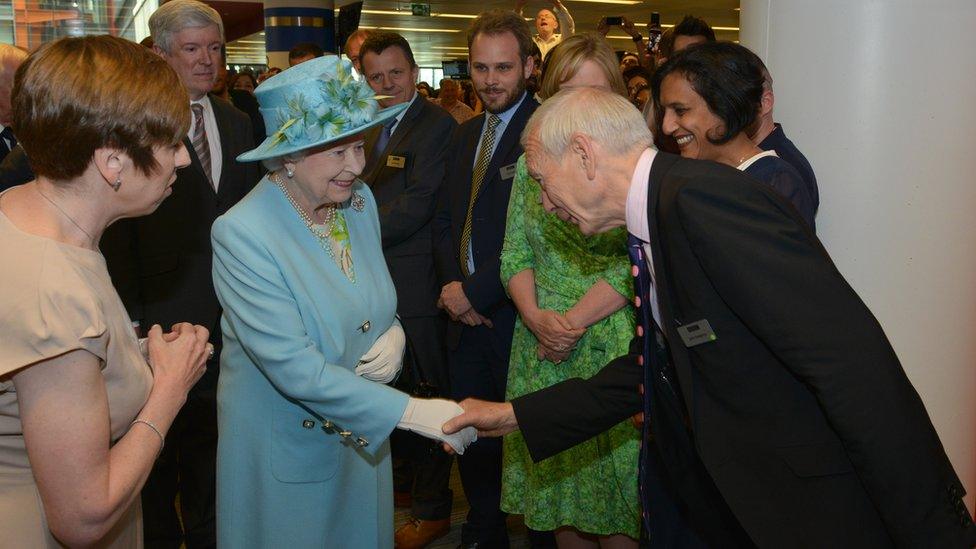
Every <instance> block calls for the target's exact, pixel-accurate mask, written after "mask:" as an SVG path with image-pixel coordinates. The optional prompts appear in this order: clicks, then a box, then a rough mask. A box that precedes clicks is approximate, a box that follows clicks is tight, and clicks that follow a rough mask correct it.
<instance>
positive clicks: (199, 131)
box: [190, 103, 214, 187]
mask: <svg viewBox="0 0 976 549" xmlns="http://www.w3.org/2000/svg"><path fill="white" fill-rule="evenodd" d="M190 109H191V110H193V150H194V151H196V153H197V159H198V160H200V165H201V166H203V173H205V174H206V175H207V181H209V182H210V186H211V187H213V184H214V182H213V172H212V170H213V166H212V164H211V162H210V142H209V141H207V128H206V126H205V124H204V122H203V105H201V104H199V103H191V104H190Z"/></svg>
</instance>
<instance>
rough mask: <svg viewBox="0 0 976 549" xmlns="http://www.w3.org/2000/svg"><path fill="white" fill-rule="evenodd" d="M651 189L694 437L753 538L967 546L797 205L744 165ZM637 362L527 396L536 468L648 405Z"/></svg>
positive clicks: (926, 436)
mask: <svg viewBox="0 0 976 549" xmlns="http://www.w3.org/2000/svg"><path fill="white" fill-rule="evenodd" d="M650 181H651V183H650V189H649V197H648V212H649V219H648V224H649V226H650V234H651V238H652V242H651V244H652V253H653V261H654V270H655V273H656V276H657V280H656V287H655V291H656V293H657V297H658V301H659V303H660V307H661V317H662V319H663V320H662V323H663V324H664V326H663V327H662V328H663V330H664V331H665V334H666V339H667V341H668V342H669V350H670V355H671V358H672V361H673V364H674V367H675V370H676V372H677V376H678V380H679V384H680V387H681V391H682V393H683V396H684V400H685V402H686V404H687V406H688V416H689V424H690V427H691V432H692V434H693V438H694V442H695V445H696V448H697V450H698V453H699V455H700V456H701V460H702V462H703V463H704V466H705V468H706V469H707V471H708V473H709V475H710V476H711V478H712V479H713V480H714V482H715V485H716V486H717V487H718V489H719V491H720V492H721V494H722V496H723V497H724V499H725V501H726V503H727V504H728V505H729V507H730V508H731V510H732V512H733V513H734V514H735V516H736V518H737V519H738V520H739V522H740V523H741V525H742V526H743V528H744V529H745V530H746V532H748V534H749V536H750V537H751V538H752V541H753V542H755V544H756V545H758V546H760V547H775V548H779V547H851V548H855V547H856V548H863V547H891V546H899V547H919V548H922V547H926V548H927V547H972V546H973V544H974V543H976V529H974V527H973V525H972V520H971V519H970V517H969V515H968V512H967V511H966V508H965V506H964V504H963V502H962V499H961V497H962V495H963V494H964V491H963V488H962V484H961V483H960V481H959V479H958V477H957V476H956V474H955V472H954V471H953V468H952V466H951V464H950V463H949V460H948V458H947V456H946V454H945V451H944V450H943V448H942V445H941V443H940V441H939V438H938V435H937V434H936V432H935V429H934V428H933V426H932V424H931V421H930V420H929V418H928V415H927V413H926V411H925V407H924V406H923V404H922V402H921V400H920V399H919V396H918V394H917V393H916V392H915V389H914V388H913V387H912V385H911V383H910V382H909V380H908V378H907V377H906V375H905V373H904V371H903V370H902V367H901V365H900V363H899V362H898V358H897V357H896V356H895V353H894V351H893V349H892V348H891V345H890V344H889V342H888V340H887V339H886V337H885V334H884V332H883V331H882V329H881V326H880V325H879V324H878V322H877V320H876V319H875V318H874V316H872V314H871V312H870V311H869V310H868V308H867V307H866V306H865V305H864V303H863V302H862V301H861V300H860V298H859V297H858V296H857V294H856V293H855V292H854V291H853V290H852V289H851V287H850V286H849V285H848V284H847V282H846V281H845V280H844V278H843V277H842V276H841V274H840V273H839V272H838V271H837V269H836V267H835V266H834V264H833V263H832V261H831V259H830V257H829V256H828V255H827V252H826V251H825V250H824V248H823V247H822V246H821V244H820V242H819V241H818V240H817V238H816V237H815V235H814V234H813V232H812V230H811V229H810V228H809V227H808V226H807V225H806V224H805V223H803V222H802V220H801V219H800V217H799V216H798V215H797V213H796V211H795V209H794V208H792V207H791V206H790V205H789V204H788V203H787V202H785V201H784V200H783V199H782V198H781V197H780V196H779V195H778V194H777V193H776V192H775V191H774V190H772V189H771V188H769V187H768V186H765V185H762V184H760V183H758V182H754V181H753V180H752V179H751V178H749V177H748V176H745V175H743V174H741V173H740V172H739V171H737V170H735V169H732V168H729V167H727V166H722V165H719V164H715V163H711V162H701V161H691V160H685V159H680V158H677V157H674V156H673V155H668V154H666V153H658V155H657V157H656V158H655V160H654V163H653V165H652V167H651V180H650ZM702 319H707V320H708V322H709V323H710V325H711V327H712V329H713V330H714V332H715V335H716V336H717V339H716V340H715V341H712V342H709V343H704V344H701V345H697V346H695V347H691V348H687V347H685V346H684V344H683V343H682V340H681V338H680V336H679V334H678V332H677V329H678V327H679V326H681V325H682V324H685V323H691V322H696V321H698V320H702ZM635 360H636V357H635V356H629V357H621V358H620V359H617V360H615V361H614V362H612V363H611V364H609V365H608V366H607V367H605V368H604V369H603V371H601V372H600V373H599V374H597V375H596V376H594V377H593V378H591V379H590V380H586V381H584V380H579V379H574V380H569V381H567V382H564V383H562V384H559V385H556V386H553V387H552V388H550V389H548V390H545V391H541V392H539V393H535V394H532V395H527V396H526V397H523V398H521V399H517V400H516V401H514V402H513V405H514V407H515V412H516V416H517V417H518V421H519V425H520V427H521V428H522V432H523V435H524V437H525V440H526V443H527V445H528V447H529V450H530V452H531V454H532V457H533V459H536V460H539V459H543V458H545V457H547V456H549V455H551V454H553V453H555V452H558V451H559V450H561V449H563V448H565V447H567V446H571V445H573V444H575V443H577V442H579V441H582V440H585V439H586V438H588V437H589V436H592V435H593V434H595V433H596V432H598V431H599V430H602V429H604V428H607V427H609V426H610V425H613V424H614V423H615V422H617V421H620V419H622V418H624V417H626V416H627V415H629V414H631V413H633V412H635V411H637V410H639V409H640V400H639V398H638V397H637V393H636V391H635V387H636V386H637V384H638V383H640V382H641V372H640V369H639V368H638V367H637V366H636V365H635ZM655 420H656V418H651V421H652V430H654V428H653V426H654V421H655ZM662 430H663V429H662ZM655 432H656V430H655ZM655 442H656V443H657V444H659V445H661V446H666V444H667V441H662V440H657V441H655ZM662 459H664V460H666V459H667V452H664V453H663V457H662ZM681 489H682V487H681V486H677V487H676V490H677V491H678V492H680V491H681ZM676 497H680V494H679V495H677V496H676ZM692 499H693V498H692ZM691 505H694V504H693V503H691ZM692 513H694V510H692Z"/></svg>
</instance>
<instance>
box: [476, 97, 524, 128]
mask: <svg viewBox="0 0 976 549" xmlns="http://www.w3.org/2000/svg"><path fill="white" fill-rule="evenodd" d="M525 96H526V93H525V92H524V91H523V92H522V96H521V97H519V100H518V101H516V102H515V103H514V104H513V105H512V106H511V107H509V108H508V109H507V110H506V111H504V112H500V113H497V114H495V116H497V117H498V118H501V119H502V121H501V123H502V125H508V122H509V121H510V120H511V119H512V117H513V116H515V111H517V110H518V109H519V107H521V106H522V102H523V101H525ZM487 122H488V114H487V113H486V114H485V123H487Z"/></svg>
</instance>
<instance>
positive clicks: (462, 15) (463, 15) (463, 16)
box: [335, 8, 478, 19]
mask: <svg viewBox="0 0 976 549" xmlns="http://www.w3.org/2000/svg"><path fill="white" fill-rule="evenodd" d="M335 12H336V13H339V8H336V9H335ZM362 13H365V14H367V15H406V16H410V17H413V12H411V11H407V10H362ZM430 17H450V18H454V19H475V18H477V17H478V16H477V15H470V14H467V13H431V14H430Z"/></svg>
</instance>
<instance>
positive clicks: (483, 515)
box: [448, 326, 512, 547]
mask: <svg viewBox="0 0 976 549" xmlns="http://www.w3.org/2000/svg"><path fill="white" fill-rule="evenodd" d="M511 335H512V334H511V333H508V334H503V333H499V332H497V331H495V330H494V329H489V328H486V327H484V326H476V327H465V328H464V330H463V331H462V332H461V338H460V341H459V342H458V346H457V348H456V349H453V350H451V351H450V353H449V354H448V361H449V364H450V371H451V396H452V398H454V399H456V400H459V401H460V400H462V399H465V398H468V397H474V398H479V399H483V400H491V401H496V402H502V401H504V400H505V384H506V382H507V380H508V360H509V353H510V351H511ZM506 336H507V341H506V339H505V338H506ZM458 470H459V472H460V473H461V484H462V486H464V494H465V496H467V499H468V505H469V506H470V510H469V511H468V516H467V522H466V523H465V524H464V526H463V527H462V529H461V540H462V543H463V544H469V543H473V542H478V543H479V544H480V545H482V546H484V547H508V531H507V529H506V526H505V516H506V514H505V513H503V512H502V511H501V509H500V504H501V492H502V488H501V484H502V439H500V438H482V439H478V441H477V442H475V443H474V444H472V445H471V446H469V447H468V449H467V450H466V451H465V452H464V455H463V456H458Z"/></svg>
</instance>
